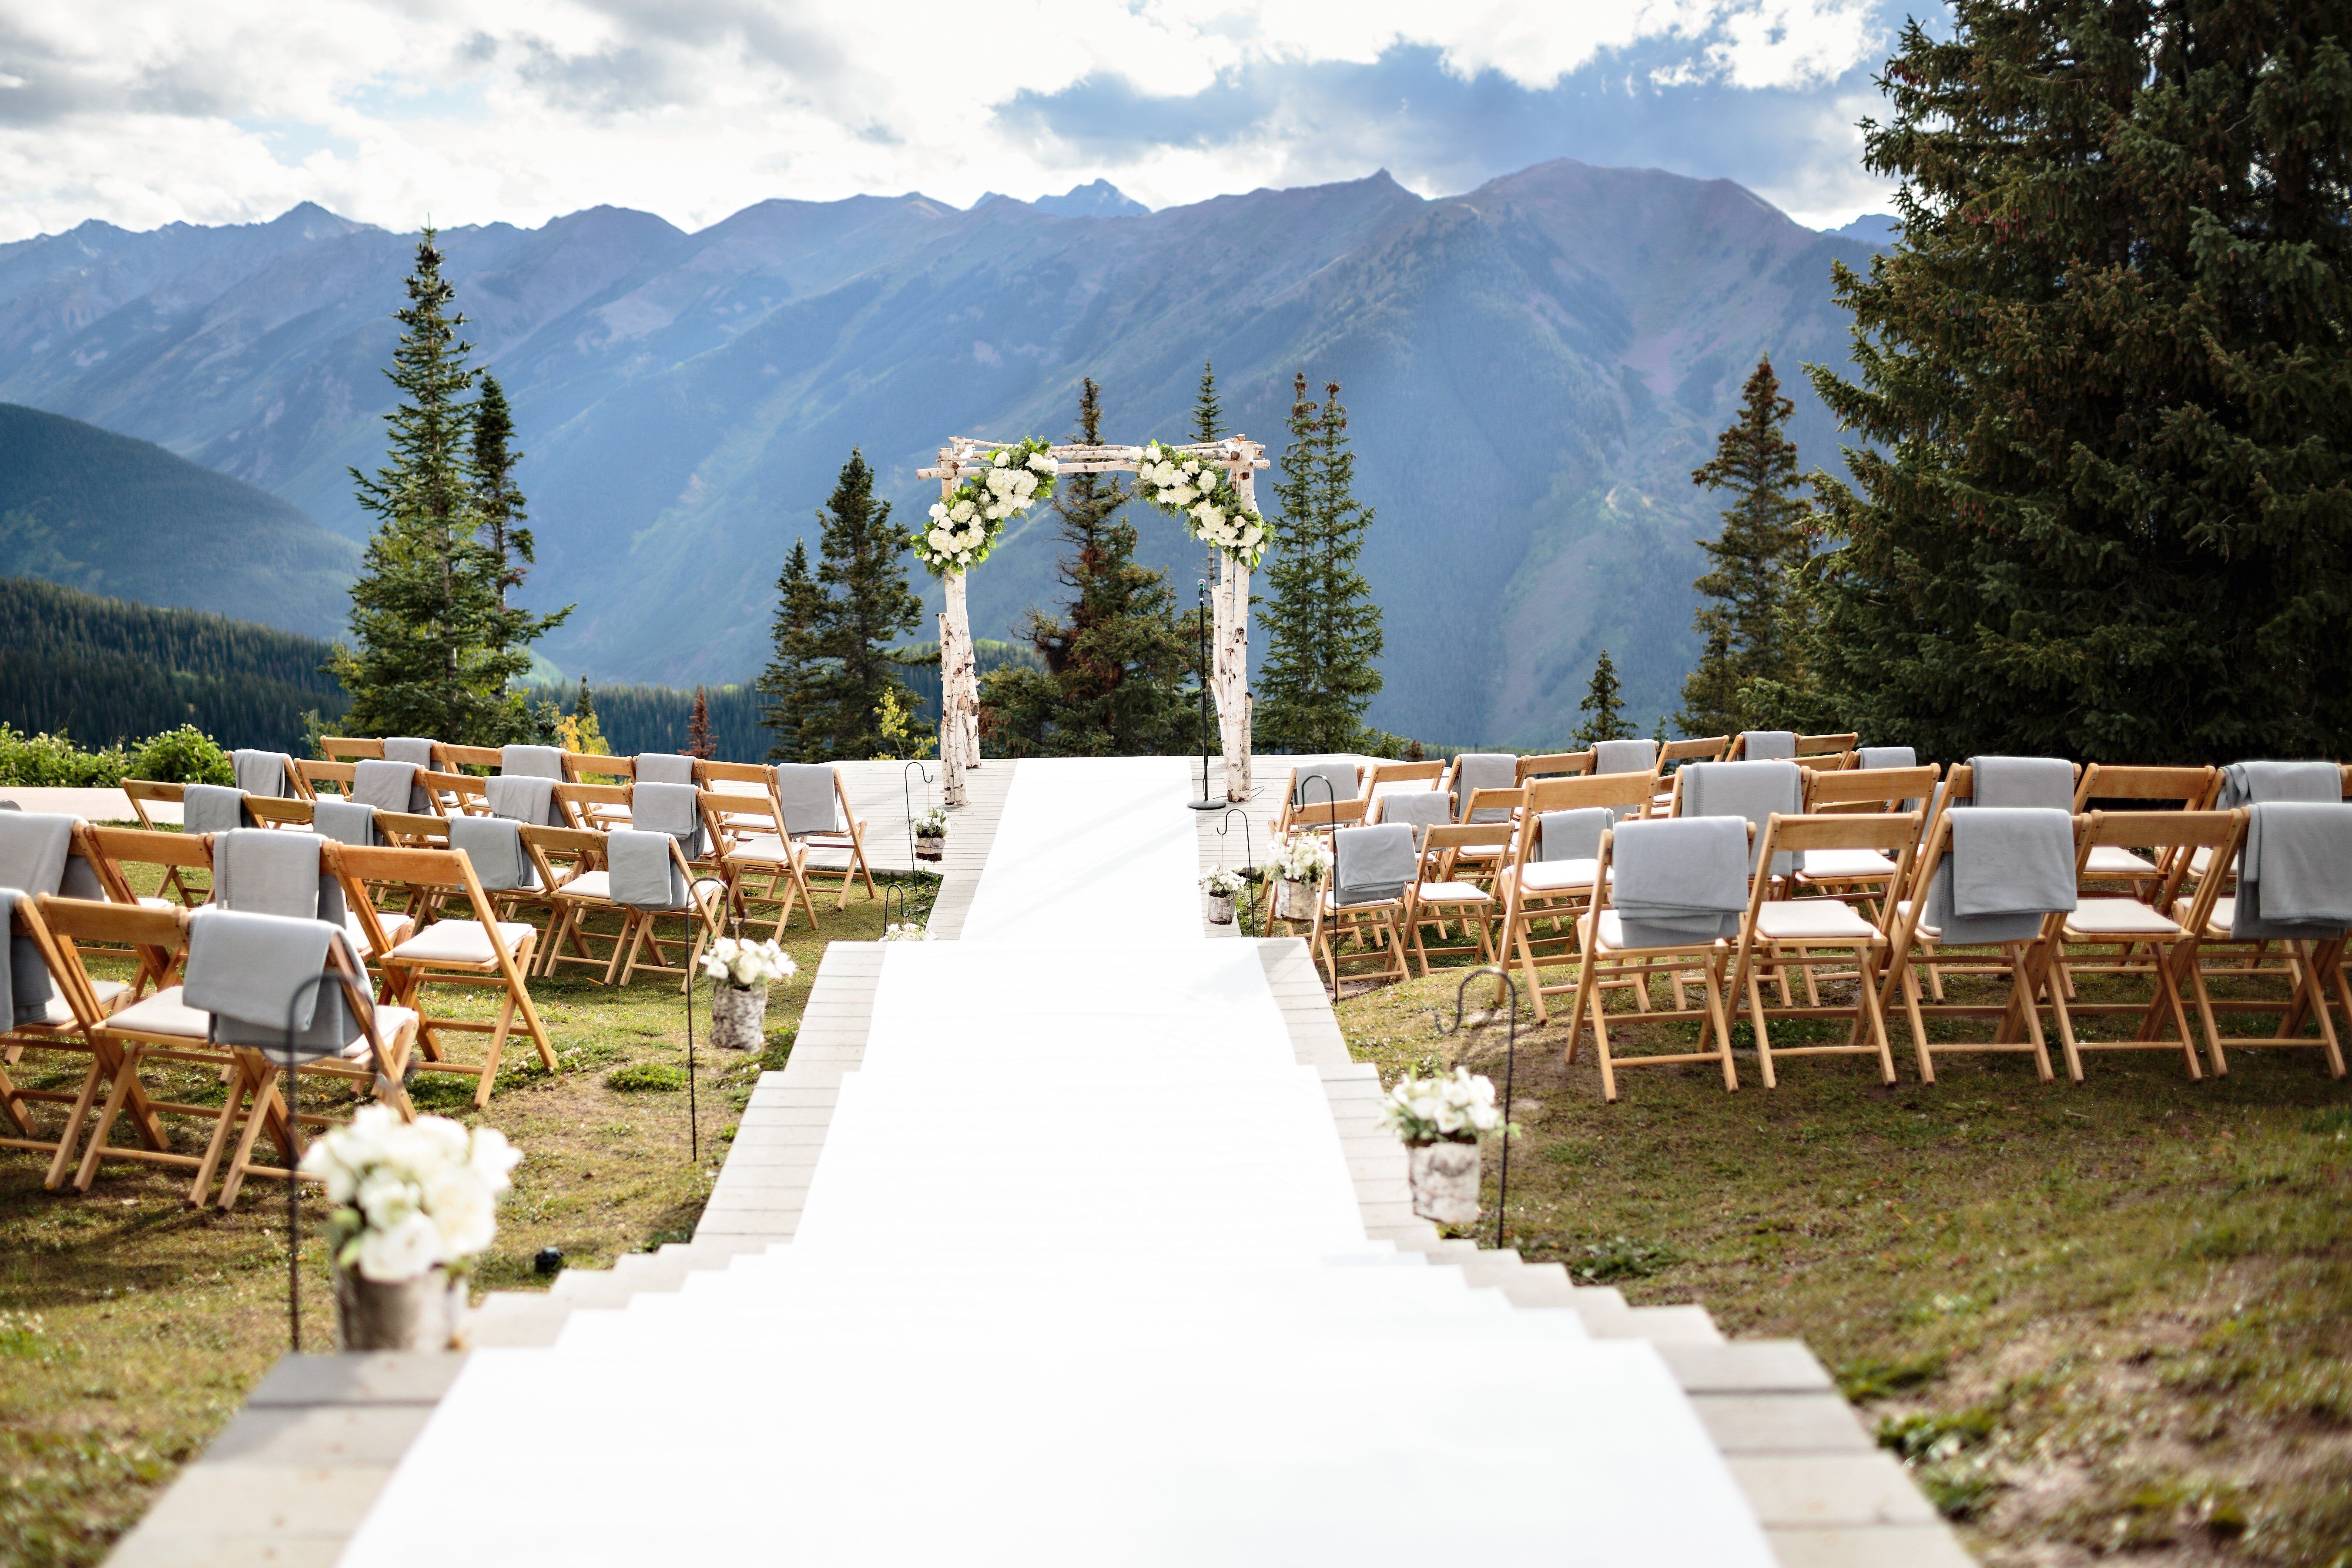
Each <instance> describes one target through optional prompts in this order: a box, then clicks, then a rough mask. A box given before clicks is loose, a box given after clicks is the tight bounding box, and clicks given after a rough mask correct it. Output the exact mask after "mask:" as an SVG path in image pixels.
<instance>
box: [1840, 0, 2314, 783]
mask: <svg viewBox="0 0 2352 1568" xmlns="http://www.w3.org/2000/svg"><path fill="white" fill-rule="evenodd" d="M1945 31H1946V30H1945V28H1944V27H1942V26H1938V27H1937V33H1939V34H1942V33H1944V32H1945ZM2345 33H2346V28H2345V26H2344V13H2343V9H2342V7H2341V6H2340V5H2318V4H2313V3H2311V0H2285V3H2284V4H2281V3H2277V0H2265V3H2261V4H2256V3H2253V0H2178V3H2176V4H2170V5H2152V4H2147V3H2146V0H2137V3H2133V4H2117V5H2083V4H2078V3H2065V4H2061V3H2058V0H1999V3H1995V0H1957V3H1956V4H1955V5H1954V6H1953V7H1952V17H1951V24H1950V27H1949V31H1948V36H1945V37H1930V36H1929V34H1928V33H1927V30H1926V29H1924V28H1922V27H1920V26H1916V25H1913V26H1908V27H1906V29H1905V31H1904V33H1903V35H1902V39H1901V43H1900V47H1899V49H1898V51H1897V53H1896V54H1895V58H1893V59H1892V60H1891V61H1890V62H1889V63H1888V66H1887V69H1886V75H1885V89H1886V90H1887V92H1888V93H1889V95H1890V97H1891V99H1892V104H1893V111H1894V112H1893V119H1892V121H1891V123H1889V124H1886V125H1884V126H1880V125H1874V124H1866V125H1865V128H1864V162H1865V163H1866V164H1867V165H1868V166H1869V167H1870V168H1871V169H1873V170H1874V171H1875V172H1877V173H1879V174H1891V175H1894V176H1896V177H1898V178H1899V179H1900V180H1901V181H1902V182H1903V184H1902V185H1901V186H1900V188H1899V190H1898V193H1897V195H1896V198H1895V200H1896V210H1897V212H1898V213H1899V215H1900V216H1901V217H1902V219H1903V242H1902V244H1901V245H1900V246H1899V247H1897V248H1896V249H1895V250H1894V251H1893V252H1891V253H1889V254H1888V255H1886V256H1885V257H1883V258H1879V259H1878V260H1876V261H1874V262H1873V263H1872V266H1871V269H1870V274H1869V276H1868V277H1867V278H1863V277H1858V276H1856V275H1854V274H1853V272H1852V271H1850V270H1846V269H1843V268H1842V269H1840V270H1839V272H1838V274H1837V279H1836V287H1837V293H1838V297H1839V299H1840V300H1841V301H1842V302H1843V303H1844V304H1845V305H1846V306H1847V308H1848V309H1850V310H1853V317H1854V320H1853V345H1854V346H1853V359H1854V363H1855V365H1856V367H1857V369H1858V371H1859V374H1858V376H1857V377H1856V379H1855V380H1854V381H1852V382H1849V381H1846V380H1844V379H1842V378H1840V377H1838V376H1836V375H1833V374H1828V373H1826V372H1823V371H1816V372H1814V373H1813V374H1814V384H1815V386H1816V387H1817V388H1818V389H1819V391H1820V392H1821V395H1822V398H1823V399H1824V400H1825V401H1826V402H1827V404H1828V405H1829V407H1830V409H1831V411H1832V413H1834V414H1835V415H1836V416H1838V417H1839V419H1840V420H1841V421H1842V422H1843V424H1844V425H1845V426H1846V427H1847V428H1849V429H1853V430H1854V431H1857V432H1858V433H1860V434H1861V435H1862V436H1863V437H1866V438H1867V439H1868V441H1869V442H1870V445H1869V446H1868V447H1861V448H1856V449H1853V450H1850V451H1849V452H1848V454H1847V460H1848V465H1849V467H1850V468H1851V469H1852V471H1853V475H1854V479H1855V481H1856V483H1855V485H1854V486H1853V487H1852V488H1849V487H1847V486H1844V485H1840V484H1827V485H1824V487H1823V496H1824V500H1825V501H1826V503H1827V507H1828V513H1829V521H1830V524H1831V531H1832V541H1833V542H1834V546H1835V547H1834V548H1833V549H1832V551H1831V552H1828V554H1827V556H1826V557H1825V558H1824V559H1823V560H1822V561H1821V562H1820V563H1818V565H1817V566H1816V567H1815V569H1814V571H1815V573H1816V574H1817V575H1818V578H1819V588H1820V591H1819V594H1818V595H1817V597H1818V602H1819V605H1820V613H1821V616H1822V626H1821V635H1820V638H1819V645H1820V649H1821V653H1820V657H1821V658H1822V660H1823V662H1824V665H1825V668H1824V670H1823V679H1824V684H1825V685H1826V686H1827V688H1828V689H1829V690H1830V692H1831V694H1832V697H1833V698H1834V699H1835V700H1836V701H1837V702H1838V704H1839V705H1840V711H1841V712H1842V714H1843V717H1844V718H1845V719H1846V721H1848V722H1849V723H1850V724H1854V725H1857V726H1858V727H1860V728H1861V729H1862V730H1863V731H1864V732H1865V733H1867V734H1868V735H1869V736H1870V737H1871V739H1873V740H1874V741H1879V742H1894V743H1903V744H1910V745H1913V746H1916V747H1917V748H1918V749H1919V751H1920V754H1921V755H1923V756H1941V757H1964V756H1967V755H1969V754H1970V753H1972V752H2020V753H2026V754H2037V753H2038V754H2052V753H2055V754H2061V755H2068V756H2074V757H2090V758H2107V759H2116V760H2129V761H2133V762H2139V763H2164V762H2194V763H2210V762H2228V761H2231V760H2232V759H2234V758H2238V757H2243V756H2248V755H2263V754H2272V755H2282V756H2309V755H2319V756H2341V755H2347V754H2352V488H2347V484H2346V475H2347V469H2352V461H2348V460H2347V459H2352V355H2347V353H2346V352H2345V349H2346V330H2347V329H2346V323H2347V321H2352V226H2347V223H2346V222H2345V197H2344V193H2345V191H2346V190H2347V186H2352V62H2347V54H2346V49H2345V47H2344V41H2345Z"/></svg>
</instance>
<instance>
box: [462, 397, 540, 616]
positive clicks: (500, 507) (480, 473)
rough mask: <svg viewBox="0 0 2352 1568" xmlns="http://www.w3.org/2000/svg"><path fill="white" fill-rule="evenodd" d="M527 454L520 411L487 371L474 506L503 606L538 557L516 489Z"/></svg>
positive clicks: (479, 412)
mask: <svg viewBox="0 0 2352 1568" xmlns="http://www.w3.org/2000/svg"><path fill="white" fill-rule="evenodd" d="M521 461H522V454H521V453H520V452H518V451H516V450H515V449H514V413H513V411H512V410H511V409H509V407H508V406H507V395H506V389H505V388H504V387H502V386H500V385H499V378H498V377H497V376H495V375H491V374H488V373H487V372H486V373H484V374H483V376H482V394H481V395H480V396H479V397H478V398H476V399H475V400H474V456H473V465H472V466H473V479H474V508H475V510H476V511H477V512H478V513H479V514H480V517H481V522H482V526H483V528H484V529H486V530H487V531H488V539H487V541H486V542H487V543H488V545H489V547H490V553H491V554H493V555H495V556H496V557H498V559H499V562H500V563H501V564H500V566H499V607H500V608H501V609H503V608H504V607H505V606H506V603H507V590H508V589H509V588H516V587H520V586H521V584H522V579H523V568H524V567H525V566H529V565H530V564H532V563H534V562H535V561H536V560H537V559H538V557H537V555H536V554H535V553H534V552H533V550H532V547H531V538H530V530H529V529H527V528H525V527H523V526H522V524H523V522H524V521H525V520H526V519H528V518H529V517H530V512H529V511H528V510H525V508H524V503H523V495H522V491H521V490H520V489H516V488H515V482H514V471H515V465H517V464H518V463H520V462H521Z"/></svg>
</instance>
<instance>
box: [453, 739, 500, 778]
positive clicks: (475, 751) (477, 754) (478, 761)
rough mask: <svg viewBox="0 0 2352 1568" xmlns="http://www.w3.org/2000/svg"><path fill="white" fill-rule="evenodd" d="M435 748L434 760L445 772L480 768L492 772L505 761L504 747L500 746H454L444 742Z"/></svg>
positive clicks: (497, 769)
mask: <svg viewBox="0 0 2352 1568" xmlns="http://www.w3.org/2000/svg"><path fill="white" fill-rule="evenodd" d="M435 749H436V752H438V753H439V756H438V758H437V759H436V760H437V761H439V762H440V763H441V765H442V769H443V771H445V772H447V773H460V772H463V771H464V770H465V769H467V768H481V769H484V770H486V772H488V773H497V772H498V771H499V768H501V767H502V766H504V765H505V763H506V749H505V748H504V747H502V746H455V745H451V744H449V743H448V742H442V744H441V745H439V746H438V747H436V748H435Z"/></svg>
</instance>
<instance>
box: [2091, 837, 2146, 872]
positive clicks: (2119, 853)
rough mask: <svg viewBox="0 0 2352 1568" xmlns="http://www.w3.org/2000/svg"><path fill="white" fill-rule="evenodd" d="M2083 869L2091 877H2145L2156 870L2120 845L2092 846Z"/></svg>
mask: <svg viewBox="0 0 2352 1568" xmlns="http://www.w3.org/2000/svg"><path fill="white" fill-rule="evenodd" d="M2083 869H2084V874H2085V875H2087V876H2092V877H2145V876H2147V875H2149V874H2150V873H2152V872H2154V871H2155V869H2156V868H2155V867H2154V866H2153V865H2151V864H2149V863H2148V862H2147V860H2145V859H2143V858H2141V857H2139V856H2137V855H2135V854H2133V853H2132V852H2131V851H2130V850H2128V849H2126V848H2125V847H2123V846H2122V845H2120V844H2094V845H2092V846H2091V858H2090V860H2089V861H2088V862H2087V863H2086V864H2085V865H2084V868H2083Z"/></svg>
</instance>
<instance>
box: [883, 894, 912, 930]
mask: <svg viewBox="0 0 2352 1568" xmlns="http://www.w3.org/2000/svg"><path fill="white" fill-rule="evenodd" d="M893 893H896V894H898V921H899V923H900V924H901V925H904V924H905V923H906V921H907V884H906V883H904V882H885V883H883V884H882V931H883V933H884V934H885V935H887V934H888V933H889V930H890V895H891V894H893Z"/></svg>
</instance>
